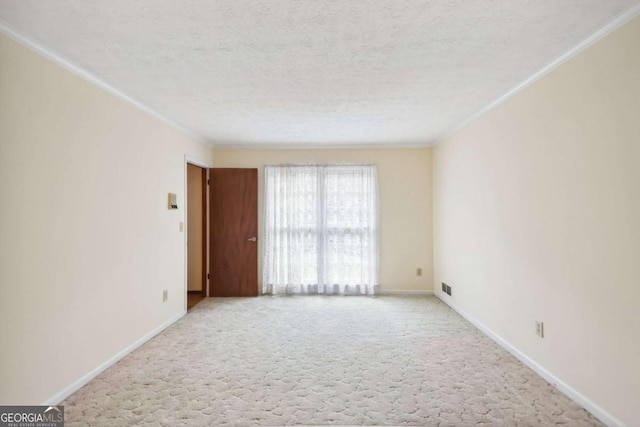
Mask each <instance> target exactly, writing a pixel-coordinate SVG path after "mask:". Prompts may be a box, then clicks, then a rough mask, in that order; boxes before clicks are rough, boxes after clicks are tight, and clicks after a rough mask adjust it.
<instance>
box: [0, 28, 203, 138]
mask: <svg viewBox="0 0 640 427" xmlns="http://www.w3.org/2000/svg"><path fill="white" fill-rule="evenodd" d="M0 33H2V34H4V35H6V36H7V37H9V38H10V39H12V40H13V41H15V42H16V43H18V44H20V45H22V46H24V47H26V48H29V49H31V50H32V51H34V52H36V53H38V54H40V55H42V56H44V57H45V58H46V59H48V60H50V61H51V62H53V63H54V64H56V65H58V66H60V67H62V68H64V69H66V70H67V71H70V72H71V73H73V74H75V75H76V76H78V77H80V78H82V79H84V80H86V81H87V82H89V83H91V84H93V85H94V86H97V87H98V88H100V89H102V90H104V91H105V92H107V93H110V94H111V95H113V96H115V97H116V98H120V99H121V100H123V101H126V102H128V103H129V104H131V105H133V106H134V107H136V108H138V109H139V110H141V111H143V112H144V113H146V114H148V115H149V116H151V117H153V118H155V119H158V120H160V121H161V122H163V123H165V124H167V125H168V126H170V127H172V128H173V129H175V130H177V131H178V132H180V133H182V134H183V135H184V136H187V137H189V138H191V139H194V140H196V141H197V142H200V143H201V144H204V145H206V146H208V147H212V144H211V142H210V141H208V140H207V139H206V138H203V137H202V136H201V135H198V134H196V133H195V132H193V131H192V130H191V129H188V128H187V127H185V126H183V125H181V124H180V123H178V122H176V121H174V120H172V119H170V118H168V117H167V116H165V115H164V114H162V113H159V112H158V111H156V110H154V109H153V108H151V107H150V106H148V105H146V104H144V103H142V102H140V101H138V100H136V99H134V98H132V97H130V96H129V95H127V94H125V93H124V92H122V91H121V90H119V89H116V88H115V87H113V86H111V85H110V84H109V83H106V82H105V81H104V80H102V79H100V78H99V77H97V76H96V75H95V74H92V73H90V72H89V71H87V70H85V69H84V68H82V67H79V66H77V65H75V64H73V63H72V62H71V61H69V60H67V59H65V58H63V57H62V56H60V55H58V54H57V53H55V52H53V51H52V50H51V49H49V48H47V47H45V46H43V45H41V44H40V43H37V42H35V41H34V40H32V39H30V38H28V37H26V36H24V35H22V34H20V33H18V32H17V31H15V30H14V29H12V28H11V27H9V25H7V23H6V22H4V21H2V20H0Z"/></svg>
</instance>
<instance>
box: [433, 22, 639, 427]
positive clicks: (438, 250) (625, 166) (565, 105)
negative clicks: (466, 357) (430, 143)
mask: <svg viewBox="0 0 640 427" xmlns="http://www.w3.org/2000/svg"><path fill="white" fill-rule="evenodd" d="M639 70H640V18H636V19H635V20H633V21H632V22H630V23H628V24H627V25H626V26H624V27H622V28H621V29H619V30H617V31H616V32H614V33H613V34H611V35H609V36H608V37H606V38H605V39H603V40H601V41H600V42H598V43H597V44H595V45H593V46H592V47H590V48H588V49H587V50H586V51H584V52H582V53H580V54H579V55H577V56H576V57H574V58H572V59H570V60H569V61H568V62H566V63H565V64H564V65H562V66H560V67H559V68H557V69H556V70H554V71H552V72H551V73H550V74H548V75H547V76H545V77H544V78H542V79H541V80H539V81H537V82H536V83H534V84H532V85H531V86H529V87H528V88H526V89H525V90H523V91H522V92H520V93H519V94H517V95H516V96H514V97H513V98H511V99H509V100H508V101H506V102H505V103H504V104H502V105H500V106H499V107H498V108H496V109H494V110H493V111H491V112H490V113H488V114H486V115H485V116H483V117H482V118H480V119H479V120H477V121H475V122H474V123H472V124H471V125H470V126H467V127H466V128H465V129H463V130H462V131H460V132H458V133H457V134H455V135H454V136H453V137H452V138H450V139H449V140H448V141H445V142H444V143H442V144H440V145H438V146H437V147H436V148H435V150H434V234H435V282H436V283H438V284H439V283H440V282H442V281H445V282H447V283H448V284H450V285H451V286H453V297H452V298H450V297H446V296H443V298H445V299H449V300H451V301H452V303H453V304H455V305H456V306H457V307H459V308H461V309H462V310H464V311H465V312H467V313H468V314H470V315H471V316H473V317H475V318H476V319H477V320H479V321H480V322H481V323H483V324H484V325H486V326H487V327H489V328H490V329H492V330H493V331H494V332H496V333H497V334H498V335H500V336H501V337H503V338H504V339H505V340H506V341H507V342H509V343H511V344H512V345H513V346H515V347H516V348H517V349H519V350H520V351H522V352H524V353H525V354H526V355H527V356H529V357H530V358H531V359H533V360H534V361H535V362H537V363H538V364H540V365H541V366H542V367H544V368H545V369H547V370H548V371H550V372H551V373H552V374H554V375H556V376H557V377H559V378H560V379H561V380H563V381H564V382H565V383H567V384H568V385H569V386H571V387H573V388H574V389H575V390H577V391H578V392H579V393H581V394H582V395H584V396H585V397H587V398H588V399H590V400H591V401H592V402H594V403H595V404H596V405H599V406H600V407H601V408H602V409H604V411H606V412H608V413H609V414H610V415H612V416H613V417H616V418H618V420H619V421H621V422H624V423H626V424H627V425H638V420H640V407H639V406H638V403H639V402H640V364H639V363H638V360H639V357H640V315H639V314H638V313H640V285H639V283H640V282H639V281H640V260H639V259H640V166H639V165H640V77H639V76H640V74H639V73H640V71H639ZM436 289H438V286H436ZM536 320H542V321H544V323H545V333H546V336H545V338H544V339H540V338H538V337H537V336H536V334H535V327H534V324H535V321H536Z"/></svg>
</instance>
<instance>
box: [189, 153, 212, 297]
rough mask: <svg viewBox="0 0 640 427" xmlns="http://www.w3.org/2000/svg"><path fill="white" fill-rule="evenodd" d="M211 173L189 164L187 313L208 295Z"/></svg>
mask: <svg viewBox="0 0 640 427" xmlns="http://www.w3.org/2000/svg"><path fill="white" fill-rule="evenodd" d="M206 190H207V170H206V169H205V168H202V167H200V166H197V165H194V164H191V163H187V310H190V309H192V308H193V307H195V306H196V305H197V304H198V303H199V302H200V301H202V300H203V299H204V298H205V297H206V296H207V237H206V236H207V234H206V230H207V191H206Z"/></svg>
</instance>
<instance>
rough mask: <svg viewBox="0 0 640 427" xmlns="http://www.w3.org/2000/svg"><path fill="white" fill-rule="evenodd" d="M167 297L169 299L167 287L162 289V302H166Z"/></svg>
mask: <svg viewBox="0 0 640 427" xmlns="http://www.w3.org/2000/svg"><path fill="white" fill-rule="evenodd" d="M168 299H169V291H168V290H167V289H164V290H163V291H162V302H167V300H168Z"/></svg>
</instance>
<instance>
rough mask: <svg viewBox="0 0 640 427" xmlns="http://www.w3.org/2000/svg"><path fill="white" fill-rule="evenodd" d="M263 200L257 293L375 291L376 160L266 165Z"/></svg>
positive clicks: (356, 292) (376, 265)
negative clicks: (260, 279) (260, 272)
mask: <svg viewBox="0 0 640 427" xmlns="http://www.w3.org/2000/svg"><path fill="white" fill-rule="evenodd" d="M264 203H265V239H264V257H263V258H264V266H263V293H274V294H277V293H337V294H373V293H375V290H376V288H377V286H378V247H377V234H378V230H377V173H376V167H375V166H369V165H367V166H360V165H335V166H334V165H332V166H307V165H305V166H266V167H265V202H264Z"/></svg>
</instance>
